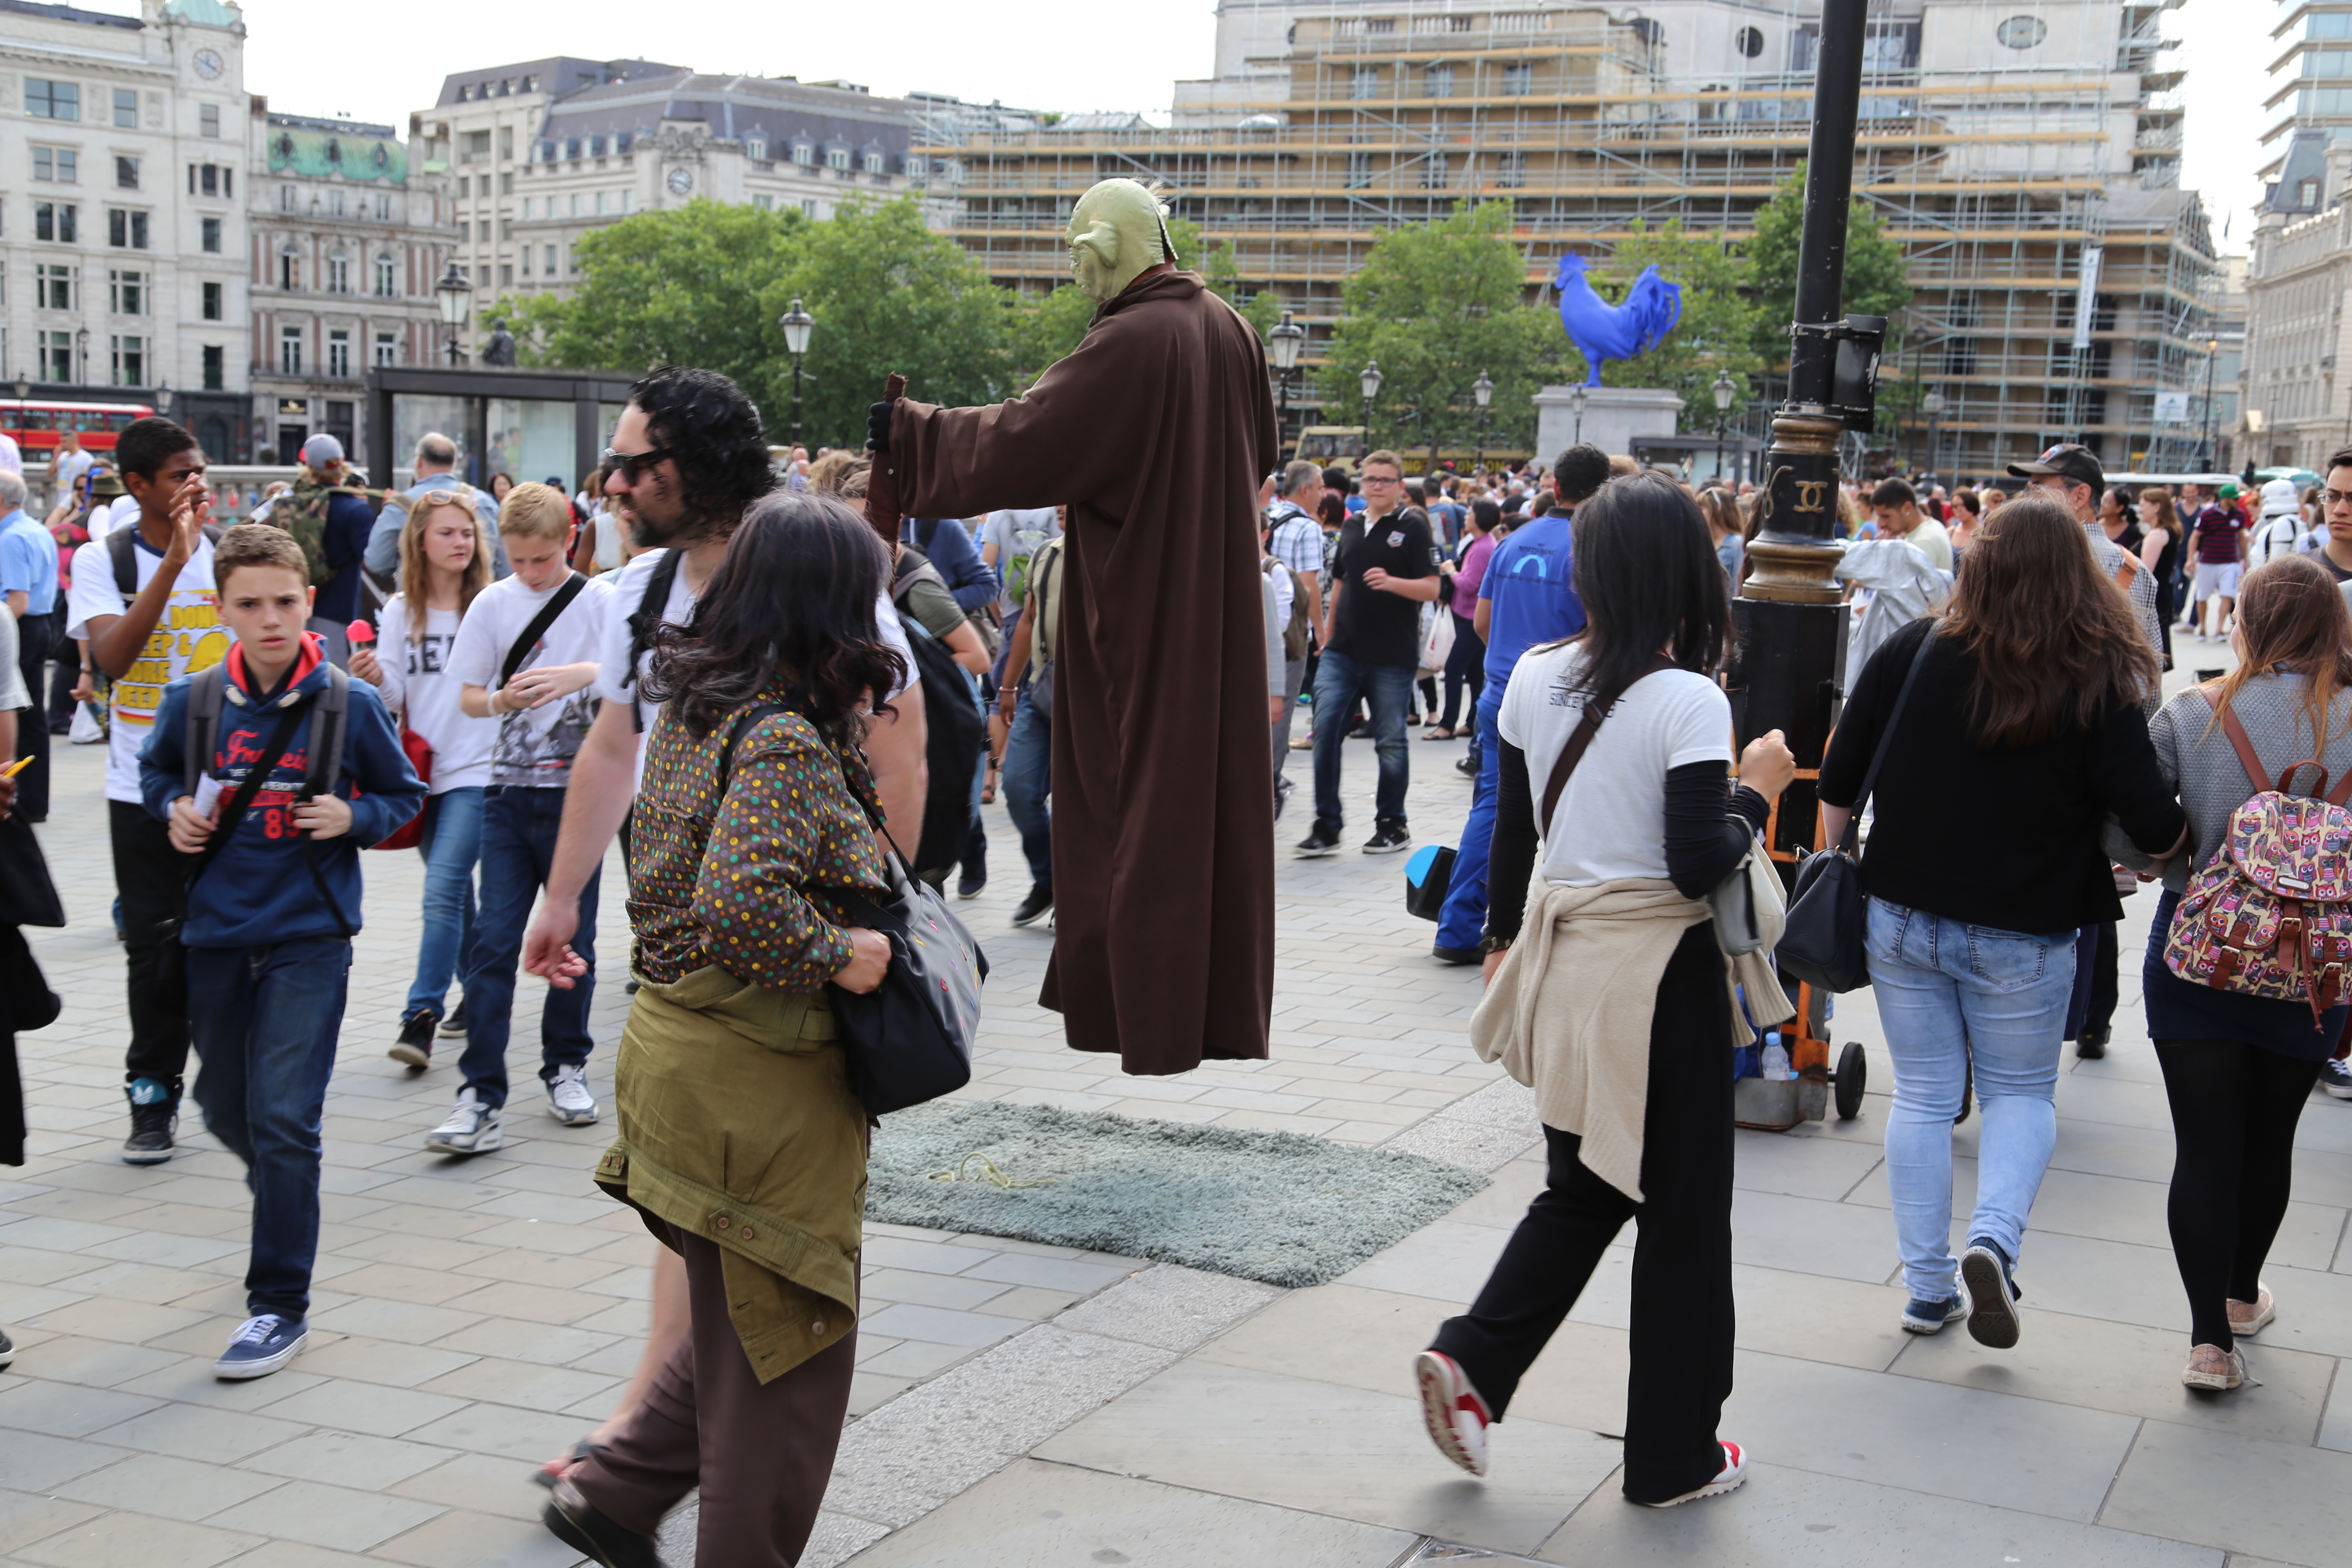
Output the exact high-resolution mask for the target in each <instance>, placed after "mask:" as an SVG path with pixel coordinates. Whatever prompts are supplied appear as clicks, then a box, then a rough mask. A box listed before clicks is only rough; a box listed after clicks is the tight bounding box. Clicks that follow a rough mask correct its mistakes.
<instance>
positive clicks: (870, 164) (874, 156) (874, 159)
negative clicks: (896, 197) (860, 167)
mask: <svg viewBox="0 0 2352 1568" xmlns="http://www.w3.org/2000/svg"><path fill="white" fill-rule="evenodd" d="M866 173H867V174H881V173H882V154H881V153H866Z"/></svg>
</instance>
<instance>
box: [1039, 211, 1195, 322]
mask: <svg viewBox="0 0 2352 1568" xmlns="http://www.w3.org/2000/svg"><path fill="white" fill-rule="evenodd" d="M1167 216H1168V209H1167V208H1166V207H1164V206H1162V205H1160V198H1159V197H1158V196H1157V195H1153V194H1152V193H1151V192H1150V191H1149V190H1146V189H1145V188H1144V187H1143V186H1142V185H1140V184H1137V183H1136V182H1135V181H1133V180H1104V181H1102V182H1101V183H1100V184H1097V185H1096V186H1094V188H1093V189H1091V190H1089V191H1087V194H1086V195H1083V196H1080V197H1079V198H1078V205H1076V207H1075V208H1073V209H1072V210H1071V213H1070V228H1069V232H1068V233H1067V234H1066V235H1064V236H1063V243H1064V244H1066V245H1067V246H1068V247H1070V275H1071V276H1072V277H1073V278H1076V279H1077V282H1078V288H1079V289H1081V290H1082V291H1083V292H1084V293H1085V294H1086V296H1087V299H1089V300H1093V301H1094V302H1095V303H1097V305H1108V303H1110V302H1111V301H1112V300H1116V299H1118V296H1119V295H1120V294H1121V293H1122V292H1124V291H1125V290H1126V289H1127V286H1128V285H1129V284H1130V283H1132V282H1134V281H1135V280H1136V279H1138V278H1139V277H1141V276H1142V275H1143V274H1144V272H1145V270H1146V269H1148V268H1153V267H1157V266H1158V265H1159V264H1160V262H1162V261H1173V260H1175V259H1176V247H1175V246H1173V245H1171V244H1170V243H1169V239H1168V226H1167V223H1166V221H1165V220H1166V218H1167Z"/></svg>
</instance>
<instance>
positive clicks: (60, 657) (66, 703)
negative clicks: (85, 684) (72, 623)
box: [49, 597, 81, 724]
mask: <svg viewBox="0 0 2352 1568" xmlns="http://www.w3.org/2000/svg"><path fill="white" fill-rule="evenodd" d="M49 657H50V658H52V659H54V660H56V661H57V662H56V665H55V668H52V669H51V670H50V671H49V722H50V723H51V724H70V723H72V722H73V716H74V700H73V689H74V688H75V687H76V686H78V685H79V684H80V683H81V650H80V648H79V647H77V646H76V645H75V643H74V640H73V638H71V637H68V636H66V604H65V600H64V599H63V598H62V597H60V598H59V599H58V607H57V609H56V610H55V611H54V612H53V613H52V614H51V615H50V616H49Z"/></svg>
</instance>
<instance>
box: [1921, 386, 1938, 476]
mask: <svg viewBox="0 0 2352 1568" xmlns="http://www.w3.org/2000/svg"><path fill="white" fill-rule="evenodd" d="M1919 407H1920V409H1921V410H1922V411H1923V412H1925V413H1926V415H1927V478H1928V479H1934V478H1935V477H1936V475H1937V470H1938V468H1939V467H1940V465H1941V464H1942V463H1943V460H1944V447H1943V441H1942V439H1941V437H1942V432H1941V431H1940V430H1939V429H1937V421H1938V420H1940V419H1941V418H1943V416H1944V395H1943V394H1942V393H1940V392H1938V391H1937V390H1936V389H1935V388H1934V387H1932V386H1931V387H1929V388H1928V389H1927V396H1925V397H1923V398H1921V399H1920V400H1919Z"/></svg>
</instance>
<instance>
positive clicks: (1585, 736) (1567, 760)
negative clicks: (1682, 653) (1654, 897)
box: [1536, 654, 1675, 834]
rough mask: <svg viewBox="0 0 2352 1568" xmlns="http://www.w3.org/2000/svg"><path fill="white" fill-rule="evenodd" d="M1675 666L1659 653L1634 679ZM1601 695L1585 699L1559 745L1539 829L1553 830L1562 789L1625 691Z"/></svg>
mask: <svg viewBox="0 0 2352 1568" xmlns="http://www.w3.org/2000/svg"><path fill="white" fill-rule="evenodd" d="M1672 668H1675V661H1674V660H1672V659H1670V658H1666V657H1665V656H1664V654H1660V655H1658V656H1656V657H1655V658H1652V659H1651V660H1650V667H1649V668H1647V669H1645V670H1643V672H1642V673H1641V674H1640V675H1637V676H1635V677H1634V678H1633V679H1635V680H1637V681H1638V680H1642V679H1645V678H1647V677H1649V676H1653V675H1655V674H1657V673H1658V672H1659V671H1660V670H1662V669H1672ZM1631 689H1632V687H1631V686H1628V687H1627V688H1626V690H1631ZM1598 696H1599V694H1598V693H1594V694H1593V696H1592V697H1591V698H1588V699H1587V700H1586V701H1585V704H1584V717H1583V719H1581V720H1580V721H1578V723H1577V726H1576V730H1575V732H1574V733H1572V734H1570V736H1569V738H1568V744H1567V745H1565V746H1562V747H1561V748H1560V749H1559V758H1558V760H1557V761H1555V762H1554V763H1552V765H1551V781H1550V782H1549V783H1548V784H1545V785H1544V797H1543V820H1542V821H1541V822H1539V823H1538V824H1537V825H1536V827H1537V831H1538V832H1539V833H1546V834H1549V832H1550V831H1551V814H1552V812H1553V811H1554V810H1555V809H1557V808H1558V807H1559V797H1560V793H1561V792H1562V791H1564V790H1566V789H1567V788H1568V778H1569V775H1570V773H1574V772H1576V764H1577V763H1580V762H1582V761H1583V760H1584V752H1585V749H1586V748H1587V747H1589V746H1591V744H1592V737H1593V736H1595V735H1597V734H1599V733H1600V732H1601V714H1602V713H1604V712H1606V711H1607V710H1610V709H1611V708H1613V707H1615V706H1616V705H1617V704H1618V703H1619V702H1620V701H1622V700H1623V699H1624V696H1625V693H1624V692H1623V691H1620V692H1619V693H1617V695H1616V696H1614V697H1612V698H1611V699H1610V700H1608V701H1606V702H1601V701H1598V700H1595V699H1597V697H1598Z"/></svg>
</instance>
